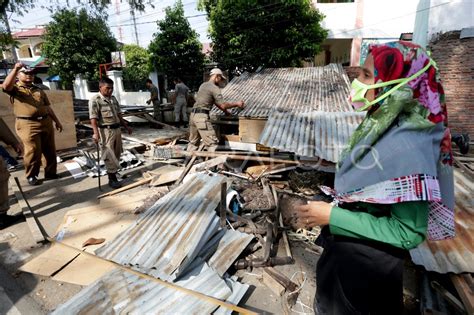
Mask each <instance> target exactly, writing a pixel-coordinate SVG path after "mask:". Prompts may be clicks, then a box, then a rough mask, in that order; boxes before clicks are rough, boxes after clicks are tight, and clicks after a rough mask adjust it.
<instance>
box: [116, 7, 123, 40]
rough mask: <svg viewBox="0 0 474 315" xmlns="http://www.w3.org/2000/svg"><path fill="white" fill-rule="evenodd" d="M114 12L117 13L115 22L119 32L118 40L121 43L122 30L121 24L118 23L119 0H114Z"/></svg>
mask: <svg viewBox="0 0 474 315" xmlns="http://www.w3.org/2000/svg"><path fill="white" fill-rule="evenodd" d="M115 14H117V24H118V26H119V27H118V34H119V40H120V42H122V43H123V32H122V26H121V25H120V22H121V21H120V0H115Z"/></svg>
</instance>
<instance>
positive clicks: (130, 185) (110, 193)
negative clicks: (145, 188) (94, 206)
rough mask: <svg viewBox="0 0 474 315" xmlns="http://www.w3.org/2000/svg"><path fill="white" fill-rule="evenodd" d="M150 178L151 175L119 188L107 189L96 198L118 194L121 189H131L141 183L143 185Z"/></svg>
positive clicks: (150, 179)
mask: <svg viewBox="0 0 474 315" xmlns="http://www.w3.org/2000/svg"><path fill="white" fill-rule="evenodd" d="M152 179H153V178H152V177H150V178H144V179H140V180H139V181H137V182H134V183H131V184H129V185H127V186H123V187H121V188H119V189H115V190H112V191H109V192H107V193H105V194H102V195H99V196H97V199H100V198H104V197H107V196H113V195H116V194H119V193H121V192H123V191H127V190H129V189H132V188H135V187H139V186H141V185H145V184H147V183H149V182H151V181H152Z"/></svg>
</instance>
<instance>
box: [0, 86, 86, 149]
mask: <svg viewBox="0 0 474 315" xmlns="http://www.w3.org/2000/svg"><path fill="white" fill-rule="evenodd" d="M45 92H46V95H47V96H48V99H49V101H50V102H51V107H52V108H53V111H54V113H55V114H56V116H57V117H58V119H59V121H60V122H61V124H62V125H63V128H64V130H63V132H61V133H59V132H57V131H56V132H55V142H56V150H63V149H69V148H75V147H77V140H76V125H75V121H74V107H73V103H72V91H57V90H51V91H45ZM0 116H1V117H2V118H3V120H4V121H5V123H6V124H7V125H8V128H10V130H12V131H13V132H15V116H14V115H13V107H12V105H11V103H10V96H8V95H7V94H6V93H3V92H0ZM17 138H18V136H17ZM18 140H19V139H18Z"/></svg>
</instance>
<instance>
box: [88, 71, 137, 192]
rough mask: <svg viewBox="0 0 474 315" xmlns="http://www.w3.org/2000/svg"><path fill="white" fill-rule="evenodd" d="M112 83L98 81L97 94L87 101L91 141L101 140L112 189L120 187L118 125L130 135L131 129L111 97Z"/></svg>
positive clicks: (120, 146) (119, 138)
mask: <svg viewBox="0 0 474 315" xmlns="http://www.w3.org/2000/svg"><path fill="white" fill-rule="evenodd" d="M113 91H114V81H112V80H111V79H109V78H107V77H105V78H102V79H101V80H100V81H99V93H98V94H96V95H94V96H93V97H92V98H91V99H90V101H89V118H90V120H91V125H92V129H93V130H94V135H93V139H94V142H95V143H99V140H101V146H102V156H103V158H104V162H105V167H106V169H107V175H108V176H109V186H110V187H112V188H113V189H116V188H120V187H121V186H122V185H121V184H120V182H119V181H118V180H117V171H118V168H119V160H120V154H121V153H122V133H121V131H120V125H122V126H124V127H125V129H127V131H128V133H129V134H131V133H132V129H131V128H130V127H129V126H128V124H127V122H126V121H125V120H124V119H123V118H122V113H121V110H120V105H119V103H118V101H117V99H116V98H115V96H113V95H112V92H113Z"/></svg>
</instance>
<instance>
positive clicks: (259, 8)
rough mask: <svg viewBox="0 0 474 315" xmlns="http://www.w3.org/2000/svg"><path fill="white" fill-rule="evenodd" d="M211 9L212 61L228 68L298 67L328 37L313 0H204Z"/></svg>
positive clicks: (207, 7) (208, 8)
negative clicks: (313, 5) (321, 24)
mask: <svg viewBox="0 0 474 315" xmlns="http://www.w3.org/2000/svg"><path fill="white" fill-rule="evenodd" d="M201 2H202V3H201V4H200V5H201V7H202V8H205V9H206V10H210V11H209V13H210V14H209V13H208V14H209V15H208V18H209V21H210V35H211V38H212V42H213V59H214V60H215V61H217V62H218V63H221V64H222V65H223V67H224V68H226V69H231V70H232V71H233V70H236V69H240V70H249V71H253V70H255V69H256V68H257V67H259V66H263V67H298V66H301V61H302V60H304V59H310V58H311V59H312V58H313V57H314V56H315V55H316V54H317V53H318V52H319V51H320V49H321V48H320V44H321V42H322V41H323V40H324V39H325V38H326V36H327V31H326V30H325V29H323V28H322V27H321V26H320V23H321V21H322V20H323V18H324V16H323V15H322V14H321V13H320V12H319V11H318V10H316V9H315V8H313V7H312V5H311V1H310V0H292V1H287V0H273V1H270V2H269V1H265V0H201Z"/></svg>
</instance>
